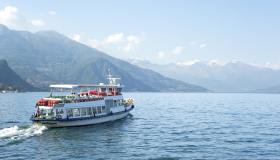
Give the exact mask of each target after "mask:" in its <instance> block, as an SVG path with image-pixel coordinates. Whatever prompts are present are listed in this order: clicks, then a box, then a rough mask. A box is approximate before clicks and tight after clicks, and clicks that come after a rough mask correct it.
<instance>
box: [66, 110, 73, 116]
mask: <svg viewBox="0 0 280 160" xmlns="http://www.w3.org/2000/svg"><path fill="white" fill-rule="evenodd" d="M67 116H68V117H73V111H72V109H68V110H67Z"/></svg>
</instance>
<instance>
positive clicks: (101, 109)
mask: <svg viewBox="0 0 280 160" xmlns="http://www.w3.org/2000/svg"><path fill="white" fill-rule="evenodd" d="M101 113H106V108H105V106H98V107H86V108H73V109H67V116H68V117H69V118H71V117H85V116H93V115H95V114H101Z"/></svg>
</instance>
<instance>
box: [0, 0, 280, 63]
mask: <svg viewBox="0 0 280 160" xmlns="http://www.w3.org/2000/svg"><path fill="white" fill-rule="evenodd" d="M279 8H280V1H278V0H254V1H252V0H134V1H131V0H119V1H115V0H102V1H101V0H99V1H95V0H83V1H78V0H76V1H74V0H59V1H57V0H48V1H36V0H26V1H22V0H1V1H0V23H1V24H4V25H7V26H8V27H10V28H12V29H17V30H29V31H31V32H36V31H40V30H55V31H57V32H60V33H62V34H64V35H66V36H68V37H70V38H72V39H73V40H75V41H78V42H80V43H84V44H86V45H89V46H91V47H93V48H97V49H99V50H101V51H104V52H106V53H108V54H109V55H112V56H114V57H117V58H121V59H125V60H127V59H139V60H149V61H151V62H154V63H161V64H166V63H189V62H194V61H216V62H221V63H223V62H230V61H242V62H247V63H254V64H260V65H266V66H280V9H279Z"/></svg>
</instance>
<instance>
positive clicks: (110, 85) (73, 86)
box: [50, 83, 122, 89]
mask: <svg viewBox="0 0 280 160" xmlns="http://www.w3.org/2000/svg"><path fill="white" fill-rule="evenodd" d="M90 87H115V88H116V87H117V88H121V87H122V85H120V84H116V85H112V84H103V83H101V84H51V85H50V88H62V89H77V88H90Z"/></svg>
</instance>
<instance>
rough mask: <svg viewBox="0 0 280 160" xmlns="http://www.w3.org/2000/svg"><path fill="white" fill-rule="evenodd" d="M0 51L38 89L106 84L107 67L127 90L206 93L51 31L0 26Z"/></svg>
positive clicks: (0, 55) (1, 56)
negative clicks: (21, 29) (61, 85)
mask: <svg viewBox="0 0 280 160" xmlns="http://www.w3.org/2000/svg"><path fill="white" fill-rule="evenodd" d="M0 50H1V52H0V58H2V59H6V60H7V61H8V62H9V64H10V66H11V68H12V69H13V70H15V71H16V72H17V73H18V74H19V75H20V76H21V77H22V78H23V79H24V80H26V81H27V82H28V83H30V84H32V85H33V86H35V87H38V88H45V89H46V88H47V87H48V85H49V84H51V83H100V82H107V79H106V75H107V69H108V68H110V69H111V71H112V73H113V74H114V75H116V76H119V77H121V78H122V83H123V84H124V85H125V89H126V90H128V91H184V92H205V91H208V90H207V89H205V88H203V87H200V86H197V85H192V84H188V83H186V82H182V81H178V80H174V79H172V78H167V77H164V76H162V75H161V74H159V73H156V72H154V71H152V70H149V69H143V68H140V67H138V66H136V65H132V64H130V63H128V62H126V61H123V60H120V59H117V58H114V57H111V56H109V55H107V54H106V53H104V52H101V51H98V50H96V49H93V48H90V47H88V46H86V45H83V44H81V43H77V42H76V41H73V40H71V39H69V38H68V37H66V36H63V35H61V34H59V33H57V32H54V31H41V32H37V33H30V32H26V31H14V30H10V29H8V28H7V27H6V26H3V25H0Z"/></svg>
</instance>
